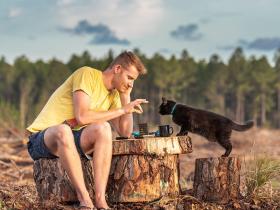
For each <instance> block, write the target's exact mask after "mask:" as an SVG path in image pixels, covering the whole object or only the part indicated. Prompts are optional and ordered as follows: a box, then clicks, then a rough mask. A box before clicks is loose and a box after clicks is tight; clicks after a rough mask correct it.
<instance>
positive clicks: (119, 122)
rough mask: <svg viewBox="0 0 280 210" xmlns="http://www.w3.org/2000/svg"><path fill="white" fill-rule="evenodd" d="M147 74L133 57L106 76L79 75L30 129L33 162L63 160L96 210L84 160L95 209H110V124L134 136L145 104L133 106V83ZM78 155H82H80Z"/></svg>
mask: <svg viewBox="0 0 280 210" xmlns="http://www.w3.org/2000/svg"><path fill="white" fill-rule="evenodd" d="M145 73H146V69H145V67H144V65H143V64H142V62H141V61H140V59H139V58H138V57H137V56H136V55H135V54H134V53H132V52H123V53H121V54H120V55H119V56H118V57H117V58H116V59H115V60H114V61H113V62H112V63H111V64H110V66H109V67H108V68H107V69H106V70H105V71H104V72H101V71H98V70H96V69H93V68H90V67H82V68H80V69H78V70H76V71H75V72H74V73H73V74H72V75H71V76H70V77H69V78H68V79H67V80H66V81H65V82H64V83H63V84H62V85H61V86H60V87H59V88H58V89H57V90H56V91H55V92H54V93H53V94H52V95H51V97H50V98H49V100H48V102H47V104H46V105H45V106H44V108H43V110H42V111H41V112H40V114H39V115H38V117H37V118H36V119H35V121H34V122H33V123H32V124H31V125H30V126H29V127H28V128H27V130H28V131H29V132H31V135H30V136H29V142H28V151H29V153H30V156H31V157H32V158H33V159H34V160H37V159H39V158H57V157H58V158H59V160H60V161H61V163H62V166H63V167H64V169H65V170H66V172H67V174H68V176H69V178H70V180H71V182H72V184H73V186H74V188H75V190H76V192H77V197H78V199H79V201H80V209H92V208H93V206H94V205H93V203H92V201H91V199H90V197H89V193H88V191H87V189H86V187H85V183H84V179H83V173H82V168H81V161H80V158H79V154H80V155H81V156H86V157H88V158H90V156H92V159H93V171H94V181H95V206H96V207H97V209H98V208H99V209H108V208H109V207H108V204H107V202H106V200H105V190H106V185H107V180H108V176H109V170H110V164H111V158H112V132H111V127H110V124H109V123H108V122H110V123H111V124H112V126H113V127H114V128H115V130H116V131H117V132H118V134H119V135H120V136H130V135H131V133H132V129H133V118H132V113H133V112H136V113H142V112H143V110H142V108H141V105H140V104H142V103H148V102H147V101H146V100H145V99H136V100H134V101H132V102H131V101H130V93H131V90H132V88H133V83H134V81H135V80H136V79H137V77H138V76H139V74H145ZM78 153H79V154H78Z"/></svg>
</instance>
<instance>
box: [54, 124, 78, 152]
mask: <svg viewBox="0 0 280 210" xmlns="http://www.w3.org/2000/svg"><path fill="white" fill-rule="evenodd" d="M54 137H55V138H56V141H57V143H58V145H60V146H63V147H70V146H71V145H73V144H74V141H71V140H72V138H73V134H72V130H71V128H70V127H69V126H68V125H64V124H62V125H59V126H58V127H57V129H56V132H55V134H54Z"/></svg>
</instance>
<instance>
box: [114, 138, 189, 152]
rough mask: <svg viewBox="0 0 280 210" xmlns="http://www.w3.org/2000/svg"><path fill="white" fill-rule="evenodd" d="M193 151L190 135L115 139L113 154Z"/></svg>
mask: <svg viewBox="0 0 280 210" xmlns="http://www.w3.org/2000/svg"><path fill="white" fill-rule="evenodd" d="M191 152H192V143H191V138H190V137H189V136H176V137H151V138H144V139H127V140H115V141H113V155H126V154H127V155H146V154H149V155H151V154H155V155H157V156H164V155H166V154H170V155H172V154H185V153H191Z"/></svg>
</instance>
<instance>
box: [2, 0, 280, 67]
mask: <svg viewBox="0 0 280 210" xmlns="http://www.w3.org/2000/svg"><path fill="white" fill-rule="evenodd" d="M279 22H280V1H279V0H193V1H191V0H100V1H97V0H0V56H4V57H5V58H6V59H7V60H8V61H9V62H13V61H14V59H15V58H16V57H18V56H21V55H26V56H27V57H28V58H29V59H30V60H33V61H35V60H37V59H43V60H46V61H47V60H49V59H51V58H53V57H55V58H57V59H60V60H62V61H65V62H66V61H68V60H69V59H70V56H71V55H72V54H74V53H75V54H81V53H82V52H84V51H85V50H88V51H89V52H90V54H91V55H92V56H93V57H96V58H99V57H103V56H105V55H106V54H107V53H108V50H109V49H112V50H113V52H114V54H115V55H117V54H118V53H120V52H121V51H122V50H133V49H135V48H138V49H140V51H141V52H142V53H144V54H146V55H147V56H148V57H151V56H153V55H154V53H157V52H158V53H161V54H162V55H164V56H166V57H167V58H168V57H170V56H171V55H176V56H178V57H179V56H180V54H181V52H182V50H184V49H186V50H187V51H188V52H189V54H190V55H191V56H193V57H194V58H195V59H196V60H199V59H206V60H208V59H209V58H210V56H211V55H213V54H218V55H219V56H220V57H221V59H222V60H223V61H224V62H227V61H228V59H229V57H230V56H231V54H232V53H233V51H234V49H235V48H236V47H242V48H243V51H244V54H245V55H246V57H247V58H249V57H250V56H252V55H255V56H256V57H259V56H262V55H265V56H266V57H267V58H268V59H269V61H270V62H273V57H274V54H275V52H276V50H277V49H279V48H280V27H279Z"/></svg>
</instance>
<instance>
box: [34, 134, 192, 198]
mask: <svg viewBox="0 0 280 210" xmlns="http://www.w3.org/2000/svg"><path fill="white" fill-rule="evenodd" d="M190 152H192V144H191V139H190V137H189V136H182V137H165V138H163V137H159V138H145V139H128V140H127V139H126V140H121V141H119V140H114V141H113V159H112V164H111V170H110V175H109V180H108V185H107V194H108V199H109V201H110V202H111V203H115V202H145V201H153V200H156V199H159V198H161V197H162V196H167V197H174V196H176V195H178V194H179V192H180V188H179V162H178V155H179V154H184V153H190ZM82 166H83V172H84V178H85V182H86V187H87V189H88V191H89V193H90V196H91V198H92V199H93V197H94V191H93V187H94V184H93V183H94V182H93V176H92V168H91V163H90V161H89V160H85V159H82ZM34 180H35V183H36V188H37V192H38V195H39V198H40V200H41V201H48V202H49V201H56V202H72V201H77V196H76V193H75V190H74V188H73V186H72V185H71V183H70V181H69V177H68V175H67V174H66V172H65V170H63V168H62V166H61V164H60V162H59V160H58V159H40V160H37V161H35V162H34Z"/></svg>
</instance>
